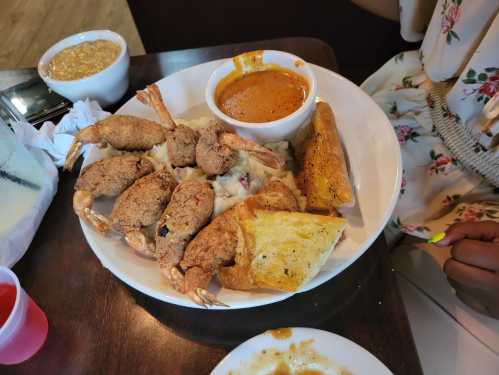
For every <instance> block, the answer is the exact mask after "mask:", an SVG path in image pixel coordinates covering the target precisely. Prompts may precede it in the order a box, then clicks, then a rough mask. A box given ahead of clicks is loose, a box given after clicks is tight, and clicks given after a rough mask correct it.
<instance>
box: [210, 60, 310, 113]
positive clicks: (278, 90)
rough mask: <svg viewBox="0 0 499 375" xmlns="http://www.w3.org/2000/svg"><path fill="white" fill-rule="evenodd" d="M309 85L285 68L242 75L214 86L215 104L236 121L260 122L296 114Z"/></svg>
mask: <svg viewBox="0 0 499 375" xmlns="http://www.w3.org/2000/svg"><path fill="white" fill-rule="evenodd" d="M308 91H309V87H308V82H307V80H306V79H305V78H304V77H302V76H301V75H299V74H297V73H295V72H293V71H291V70H285V69H269V70H263V71H256V72H252V73H246V74H243V75H241V76H239V77H237V78H235V79H233V80H230V81H228V82H227V81H225V82H224V81H222V82H221V83H220V84H219V86H218V87H217V90H216V92H217V95H216V98H215V99H216V103H217V106H218V107H219V108H220V110H221V111H222V112H223V113H225V114H226V115H227V116H230V117H232V118H234V119H236V120H239V121H244V122H250V123H251V122H252V123H262V122H269V121H274V120H278V119H281V118H283V117H286V116H288V115H290V114H291V113H293V112H295V111H296V110H297V109H298V108H300V107H301V106H302V104H303V103H304V102H305V100H306V99H307V96H308Z"/></svg>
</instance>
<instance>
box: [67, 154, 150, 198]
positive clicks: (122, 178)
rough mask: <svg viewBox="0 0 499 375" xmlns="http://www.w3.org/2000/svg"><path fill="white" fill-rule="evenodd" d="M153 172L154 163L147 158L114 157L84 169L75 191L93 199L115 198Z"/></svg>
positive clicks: (132, 156) (131, 156)
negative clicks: (84, 193)
mask: <svg viewBox="0 0 499 375" xmlns="http://www.w3.org/2000/svg"><path fill="white" fill-rule="evenodd" d="M153 171H154V167H153V165H152V163H151V162H150V161H149V160H148V159H146V158H142V157H140V156H135V155H124V156H114V157H112V158H108V159H102V160H99V161H96V162H95V163H92V164H90V165H87V166H86V167H85V168H83V169H82V171H81V173H80V176H79V177H78V179H77V180H76V183H75V186H74V189H75V190H83V191H87V192H89V193H91V194H92V196H93V197H100V196H107V197H114V196H117V195H119V194H121V192H123V191H124V190H125V189H126V188H128V187H129V186H130V185H132V184H133V182H134V181H135V180H137V179H139V178H140V177H142V176H145V175H146V174H149V173H152V172H153Z"/></svg>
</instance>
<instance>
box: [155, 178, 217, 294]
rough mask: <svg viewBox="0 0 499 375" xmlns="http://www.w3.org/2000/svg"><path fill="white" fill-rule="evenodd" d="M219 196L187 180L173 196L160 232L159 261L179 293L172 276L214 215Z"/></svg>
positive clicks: (203, 184)
mask: <svg viewBox="0 0 499 375" xmlns="http://www.w3.org/2000/svg"><path fill="white" fill-rule="evenodd" d="M214 200H215V193H214V192H213V188H212V187H211V184H210V183H209V182H207V181H203V180H192V179H191V180H186V181H185V182H182V183H180V184H179V185H178V186H177V187H176V188H175V191H174V192H173V195H172V198H171V200H170V203H169V204H168V206H167V207H166V210H165V211H164V212H163V215H161V218H160V219H159V223H158V226H157V230H156V258H157V259H158V262H159V265H160V268H161V272H162V273H163V275H165V277H166V278H167V279H168V281H169V282H170V284H171V285H172V286H173V287H175V288H176V289H181V286H179V285H177V284H176V283H175V278H174V277H173V276H172V272H174V271H175V270H176V267H177V266H178V264H179V262H180V260H181V259H182V256H183V255H184V249H185V247H186V246H187V243H188V242H189V241H190V240H191V238H192V237H193V236H194V235H195V234H196V233H197V232H198V231H199V230H200V229H201V228H202V227H203V226H204V225H205V224H206V223H207V222H208V220H209V219H210V216H211V214H212V212H213V204H214Z"/></svg>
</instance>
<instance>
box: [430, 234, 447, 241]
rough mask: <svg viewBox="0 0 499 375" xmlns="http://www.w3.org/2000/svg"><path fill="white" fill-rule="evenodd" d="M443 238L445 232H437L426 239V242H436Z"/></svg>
mask: <svg viewBox="0 0 499 375" xmlns="http://www.w3.org/2000/svg"><path fill="white" fill-rule="evenodd" d="M444 238H445V232H438V233H437V234H435V235H434V236H433V237H432V238H430V239H429V240H428V243H437V242H439V241H442V240H443V239H444Z"/></svg>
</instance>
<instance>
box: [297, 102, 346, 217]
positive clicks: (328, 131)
mask: <svg viewBox="0 0 499 375" xmlns="http://www.w3.org/2000/svg"><path fill="white" fill-rule="evenodd" d="M302 152H303V176H302V177H303V186H304V190H305V195H306V196H307V209H309V210H315V211H325V212H328V211H331V210H333V211H334V210H335V209H336V208H337V207H349V206H353V204H354V203H355V198H354V194H353V190H352V185H351V183H350V179H349V176H348V170H347V165H346V160H345V155H344V153H343V148H342V145H341V140H340V137H339V134H338V130H337V127H336V121H335V119H334V114H333V111H332V110H331V107H330V106H329V104H327V103H325V102H319V103H317V107H316V109H315V113H314V117H313V121H312V125H311V129H310V134H309V136H308V138H307V139H306V140H305V142H304V145H303V151H302Z"/></svg>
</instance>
